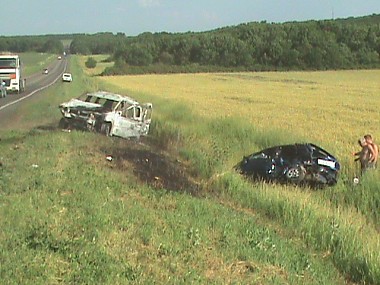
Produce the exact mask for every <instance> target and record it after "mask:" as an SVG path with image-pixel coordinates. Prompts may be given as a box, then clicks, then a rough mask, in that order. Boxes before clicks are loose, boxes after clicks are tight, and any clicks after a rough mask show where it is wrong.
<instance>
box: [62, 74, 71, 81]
mask: <svg viewBox="0 0 380 285" xmlns="http://www.w3.org/2000/svg"><path fill="white" fill-rule="evenodd" d="M62 81H63V82H72V81H73V76H72V75H71V73H68V72H65V73H63V74H62Z"/></svg>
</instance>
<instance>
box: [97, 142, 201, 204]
mask: <svg viewBox="0 0 380 285" xmlns="http://www.w3.org/2000/svg"><path fill="white" fill-rule="evenodd" d="M102 151H103V152H104V154H105V156H109V159H112V163H113V164H114V165H116V168H117V169H118V170H121V171H126V170H129V171H130V169H131V168H132V170H133V173H134V175H136V177H137V179H138V180H139V181H140V182H142V183H146V184H148V185H149V186H151V187H153V188H156V189H166V190H170V191H178V192H186V193H190V194H192V195H196V196H198V195H199V194H200V193H199V191H200V185H199V183H197V182H196V181H195V179H194V178H193V177H191V176H190V174H189V170H188V167H187V166H186V165H185V164H184V163H182V162H181V161H179V160H178V159H175V158H172V157H170V156H169V155H168V154H165V153H164V152H163V151H161V150H159V149H156V148H155V147H154V146H152V145H151V142H149V141H148V140H146V139H141V140H140V141H137V142H136V141H129V140H125V141H124V142H123V143H122V144H118V145H117V146H114V147H110V148H107V149H102Z"/></svg>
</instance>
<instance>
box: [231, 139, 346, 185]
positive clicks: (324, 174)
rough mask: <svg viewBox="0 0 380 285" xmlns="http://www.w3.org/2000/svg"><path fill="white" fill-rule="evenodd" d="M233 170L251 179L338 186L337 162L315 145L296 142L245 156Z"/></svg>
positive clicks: (338, 168)
mask: <svg viewBox="0 0 380 285" xmlns="http://www.w3.org/2000/svg"><path fill="white" fill-rule="evenodd" d="M235 169H236V170H237V171H238V172H240V173H241V174H243V175H245V176H247V177H250V178H252V179H254V180H266V181H277V182H280V183H294V184H306V185H309V186H312V187H317V188H323V187H325V186H333V185H335V184H336V183H337V180H338V174H339V170H340V163H339V162H338V160H337V159H336V158H335V157H334V156H333V155H331V154H330V153H328V152H327V151H325V150H324V149H322V148H321V147H319V146H317V145H315V144H312V143H296V144H289V145H279V146H274V147H270V148H267V149H264V150H261V151H259V152H255V153H253V154H251V155H249V156H244V157H243V160H242V161H241V162H240V163H238V164H237V165H236V166H235Z"/></svg>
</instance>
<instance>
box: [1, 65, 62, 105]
mask: <svg viewBox="0 0 380 285" xmlns="http://www.w3.org/2000/svg"><path fill="white" fill-rule="evenodd" d="M66 67H67V61H66V62H65V68H64V69H63V71H62V72H61V73H60V75H59V76H58V77H57V78H56V79H55V80H54V81H53V82H51V83H50V84H48V85H45V86H43V87H41V88H39V89H36V90H34V91H33V92H31V93H29V94H28V95H26V96H24V97H21V98H19V99H17V100H15V101H12V102H9V103H8V104H5V105H4V106H1V107H0V111H1V110H3V109H5V108H7V107H9V106H12V105H13V104H16V103H18V102H20V101H22V100H24V99H26V98H29V97H30V96H32V95H34V94H36V93H37V92H40V91H42V90H44V89H46V88H48V87H50V86H52V85H53V84H54V83H56V82H57V80H58V79H60V78H61V77H62V74H63V72H64V71H65V70H66Z"/></svg>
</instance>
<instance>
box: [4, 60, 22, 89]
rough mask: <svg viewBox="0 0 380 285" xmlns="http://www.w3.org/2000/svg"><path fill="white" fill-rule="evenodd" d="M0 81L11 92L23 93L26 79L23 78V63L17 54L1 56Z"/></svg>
mask: <svg viewBox="0 0 380 285" xmlns="http://www.w3.org/2000/svg"><path fill="white" fill-rule="evenodd" d="M0 79H1V80H2V81H3V82H4V83H5V88H6V89H7V91H9V92H17V93H20V92H23V91H24V90H25V79H24V78H23V77H22V72H21V61H20V57H19V55H17V54H0Z"/></svg>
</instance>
